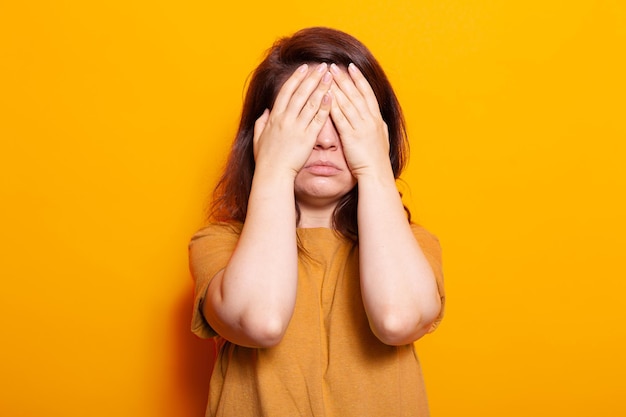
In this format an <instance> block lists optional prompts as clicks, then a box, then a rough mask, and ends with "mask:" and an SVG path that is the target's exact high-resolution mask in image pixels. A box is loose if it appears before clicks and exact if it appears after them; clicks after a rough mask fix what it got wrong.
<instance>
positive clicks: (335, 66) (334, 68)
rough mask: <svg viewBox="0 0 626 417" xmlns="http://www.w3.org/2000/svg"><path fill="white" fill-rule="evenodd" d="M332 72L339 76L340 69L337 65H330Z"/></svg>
mask: <svg viewBox="0 0 626 417" xmlns="http://www.w3.org/2000/svg"><path fill="white" fill-rule="evenodd" d="M330 70H331V72H332V73H333V74H339V67H338V66H337V65H336V64H335V63H332V64H330Z"/></svg>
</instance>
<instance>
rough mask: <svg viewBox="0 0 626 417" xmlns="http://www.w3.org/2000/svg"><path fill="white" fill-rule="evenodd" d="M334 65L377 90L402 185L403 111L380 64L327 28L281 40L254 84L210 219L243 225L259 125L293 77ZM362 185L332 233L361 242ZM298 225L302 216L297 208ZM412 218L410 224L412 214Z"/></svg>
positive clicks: (342, 206)
mask: <svg viewBox="0 0 626 417" xmlns="http://www.w3.org/2000/svg"><path fill="white" fill-rule="evenodd" d="M318 62H326V63H329V64H330V63H335V64H337V65H338V66H340V67H347V66H348V65H349V64H350V63H351V62H352V63H354V64H355V65H356V66H357V67H358V68H359V69H360V70H361V72H362V73H363V75H364V76H365V78H366V79H367V81H368V82H369V83H370V85H371V86H372V89H373V90H374V94H375V95H376V98H377V100H378V104H379V106H380V112H381V114H382V118H383V120H384V121H385V123H386V124H387V126H388V129H389V145H390V146H389V159H390V161H391V166H392V169H393V174H394V177H395V178H396V179H397V178H398V177H399V176H400V173H401V172H402V170H403V169H404V167H405V164H406V162H407V159H408V141H407V134H406V127H405V123H404V117H403V115H402V109H401V107H400V104H399V102H398V99H397V97H396V95H395V93H394V91H393V89H392V87H391V84H390V83H389V80H388V79H387V76H386V75H385V73H384V71H383V69H382V68H381V66H380V64H379V63H378V61H377V60H376V58H374V56H373V55H372V53H371V52H370V51H369V50H368V49H367V47H365V45H363V44H362V43H361V42H360V41H358V40H357V39H355V38H354V37H353V36H351V35H348V34H347V33H344V32H341V31H338V30H335V29H330V28H325V27H312V28H307V29H302V30H300V31H298V32H296V33H295V34H293V35H292V36H289V37H284V38H281V39H279V40H277V41H276V42H275V43H274V45H273V46H272V47H271V48H270V49H269V50H268V51H267V53H266V55H265V58H264V59H263V61H262V62H261V63H260V64H259V66H258V67H257V68H256V69H255V70H254V72H253V73H252V76H251V78H250V80H249V84H248V88H247V91H246V95H245V99H244V105H243V109H242V112H241V120H240V122H239V128H238V130H237V134H236V136H235V139H234V142H233V145H232V148H231V151H230V155H229V157H228V160H227V162H226V166H225V169H224V172H223V174H222V176H221V178H220V179H219V181H218V183H217V186H216V187H215V190H214V192H213V202H212V204H211V207H210V212H209V219H210V220H214V221H225V222H232V221H238V222H242V223H243V222H244V221H245V219H246V213H247V210H248V198H249V196H250V189H251V187H252V177H253V176H254V168H255V162H254V154H253V142H252V137H253V134H254V123H255V121H256V120H257V119H258V118H259V117H260V116H261V115H262V114H263V112H264V110H265V109H266V108H267V109H272V107H273V104H274V100H275V99H276V96H277V94H278V92H279V90H280V88H281V87H282V85H283V83H284V82H285V81H286V80H287V78H289V76H290V75H291V74H292V73H293V72H294V71H295V70H296V68H298V67H299V66H300V65H301V64H303V63H318ZM357 202H358V184H357V185H356V186H355V187H354V188H353V189H352V190H351V191H350V192H348V193H347V194H346V195H345V196H343V197H342V199H341V200H340V202H339V203H338V204H337V207H336V208H335V211H334V214H333V227H334V229H335V230H336V231H337V232H339V233H340V234H341V235H343V236H344V237H346V238H348V239H351V240H353V241H356V240H357V239H358V226H357ZM296 210H297V214H298V220H299V217H300V216H299V210H298V207H297V205H296ZM405 210H406V211H407V215H408V217H409V220H410V213H409V212H408V209H406V207H405Z"/></svg>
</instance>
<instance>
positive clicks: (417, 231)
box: [411, 223, 441, 249]
mask: <svg viewBox="0 0 626 417" xmlns="http://www.w3.org/2000/svg"><path fill="white" fill-rule="evenodd" d="M411 231H412V232H413V236H415V239H417V241H418V243H419V244H420V246H427V247H430V248H437V249H440V248H441V245H440V243H439V239H438V238H437V236H435V235H434V234H432V233H431V232H429V231H428V230H427V229H426V228H425V227H424V226H421V225H419V224H417V223H411Z"/></svg>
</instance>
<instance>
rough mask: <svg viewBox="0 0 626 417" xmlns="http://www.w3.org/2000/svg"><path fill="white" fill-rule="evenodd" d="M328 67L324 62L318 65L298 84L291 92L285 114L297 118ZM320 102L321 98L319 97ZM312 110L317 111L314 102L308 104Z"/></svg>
mask: <svg viewBox="0 0 626 417" xmlns="http://www.w3.org/2000/svg"><path fill="white" fill-rule="evenodd" d="M327 69H328V65H327V64H326V63H325V62H322V63H321V64H319V65H318V66H317V67H316V68H315V70H313V71H311V72H309V74H308V75H307V77H306V78H305V79H304V80H303V81H302V82H301V83H300V85H299V86H298V87H297V88H296V90H295V91H294V92H293V94H292V96H291V99H290V100H289V104H288V106H287V109H286V113H288V114H290V115H291V116H293V117H296V118H297V117H298V116H299V115H300V113H301V112H302V109H303V108H304V107H305V106H306V105H307V102H308V101H309V99H310V97H311V94H312V93H313V91H315V89H316V88H317V87H318V86H319V84H320V81H321V80H322V77H323V76H324V74H325V73H326V72H327ZM319 99H320V100H321V96H320V97H319ZM308 105H309V106H311V107H312V108H313V109H314V110H317V107H318V106H317V105H316V104H315V102H313V101H311V102H310V103H309V104H308Z"/></svg>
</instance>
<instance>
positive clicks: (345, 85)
mask: <svg viewBox="0 0 626 417" xmlns="http://www.w3.org/2000/svg"><path fill="white" fill-rule="evenodd" d="M330 72H331V73H332V74H333V79H334V80H335V82H336V83H337V86H339V89H340V90H341V91H342V92H343V93H344V96H345V97H347V98H348V100H349V101H350V102H351V103H352V105H353V106H354V108H355V109H356V110H357V111H358V114H359V117H360V118H362V119H365V118H367V117H368V116H369V115H370V109H369V106H368V105H367V102H366V101H365V99H364V97H363V96H362V95H361V92H360V91H359V89H358V88H357V87H356V85H355V84H354V81H353V80H352V77H351V76H350V75H348V73H346V72H345V71H342V70H341V69H340V68H339V67H338V66H337V65H336V64H331V65H330ZM340 104H341V103H340ZM347 116H348V115H347Z"/></svg>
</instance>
